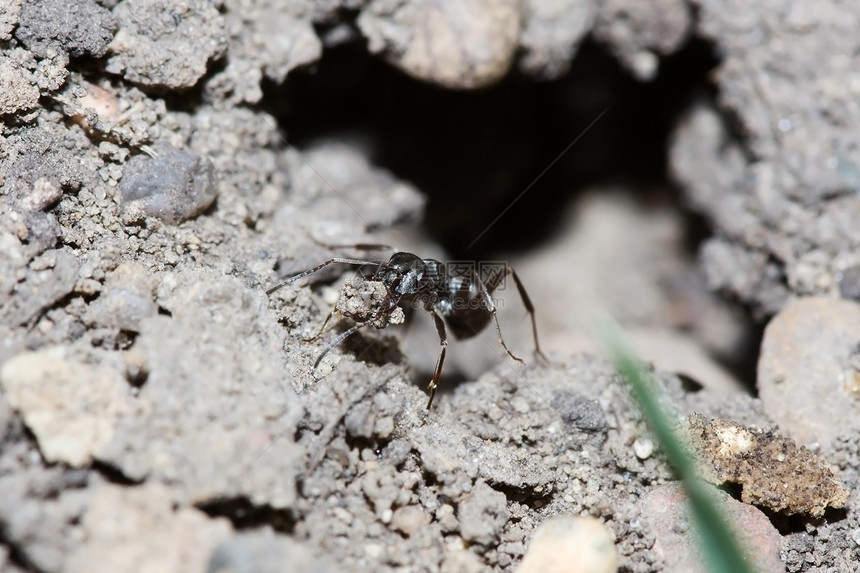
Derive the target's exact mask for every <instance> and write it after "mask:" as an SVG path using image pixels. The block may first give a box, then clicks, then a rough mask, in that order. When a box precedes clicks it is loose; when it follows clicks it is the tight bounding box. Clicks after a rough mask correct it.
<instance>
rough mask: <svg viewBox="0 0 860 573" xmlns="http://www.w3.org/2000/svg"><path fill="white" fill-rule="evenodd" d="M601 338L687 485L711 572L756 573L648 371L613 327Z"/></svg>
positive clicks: (611, 325)
mask: <svg viewBox="0 0 860 573" xmlns="http://www.w3.org/2000/svg"><path fill="white" fill-rule="evenodd" d="M600 338H601V339H602V342H603V344H604V346H605V347H606V348H607V349H608V350H609V352H610V356H611V357H612V360H613V361H614V362H615V366H616V368H618V371H619V372H620V373H621V375H622V376H623V377H624V379H625V380H626V381H627V383H628V385H629V386H630V389H631V391H632V393H633V396H634V398H635V399H636V401H637V402H638V403H639V406H640V408H641V409H642V413H643V415H644V416H645V420H646V421H647V422H648V425H649V427H650V428H651V431H652V432H653V433H654V436H655V437H656V438H657V440H658V442H659V443H660V445H661V446H662V447H663V451H664V452H665V453H666V457H667V458H668V459H669V463H670V464H671V465H672V467H673V468H674V469H675V472H676V473H677V474H678V476H679V477H680V478H681V480H682V482H683V484H684V490H685V491H686V493H687V498H688V499H689V503H690V513H691V514H692V517H693V522H694V524H695V526H696V531H697V533H698V538H699V542H700V544H701V548H702V552H703V554H704V556H705V564H706V566H707V567H708V570H709V571H710V572H711V573H754V569H753V567H752V566H751V565H750V563H749V561H748V560H747V559H746V557H745V552H744V550H743V548H742V547H741V546H740V544H739V543H738V540H737V536H736V534H735V532H734V531H733V530H732V528H731V526H730V524H729V522H728V520H727V519H726V518H725V516H724V515H723V514H722V512H721V511H720V508H719V507H718V506H717V505H716V503H715V501H714V499H713V498H712V497H711V495H710V494H709V492H708V487H709V486H706V485H705V484H704V482H702V481H701V480H700V479H699V478H698V476H697V474H696V465H695V462H694V460H693V457H692V456H691V455H690V453H689V452H687V450H686V448H685V447H684V445H683V444H682V443H681V441H680V440H679V439H678V437H677V436H676V435H675V430H674V426H675V423H674V421H673V420H671V419H670V416H669V415H668V414H667V413H666V412H665V411H664V409H663V407H662V406H661V405H660V402H659V400H658V398H657V395H656V392H655V390H654V388H653V386H654V383H653V379H652V377H651V376H650V374H649V373H648V369H647V368H646V366H645V365H644V364H642V362H641V361H639V360H638V359H637V358H636V356H635V354H634V353H633V352H632V351H631V350H629V349H628V347H627V346H626V345H625V343H624V342H623V340H622V337H621V334H620V333H619V331H618V328H617V327H615V326H614V325H613V324H611V323H609V322H606V323H605V324H604V325H603V328H602V332H601V337H600Z"/></svg>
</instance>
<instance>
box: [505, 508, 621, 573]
mask: <svg viewBox="0 0 860 573" xmlns="http://www.w3.org/2000/svg"><path fill="white" fill-rule="evenodd" d="M616 571H618V556H617V555H616V551H615V543H614V542H613V540H612V534H611V533H610V532H609V530H608V529H606V527H605V526H604V525H603V524H602V523H601V522H600V521H598V520H597V519H595V518H593V517H574V516H561V517H554V518H552V519H550V520H548V521H545V522H544V523H543V524H541V526H540V527H538V529H537V531H535V534H534V536H533V537H532V540H531V543H530V544H529V548H528V551H527V552H526V556H525V557H524V558H523V562H522V563H521V564H520V566H519V568H518V569H517V573H615V572H616Z"/></svg>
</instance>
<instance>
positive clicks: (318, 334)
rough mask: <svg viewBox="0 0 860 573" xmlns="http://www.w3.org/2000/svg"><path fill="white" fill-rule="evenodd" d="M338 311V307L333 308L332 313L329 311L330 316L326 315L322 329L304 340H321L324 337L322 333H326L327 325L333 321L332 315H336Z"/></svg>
mask: <svg viewBox="0 0 860 573" xmlns="http://www.w3.org/2000/svg"><path fill="white" fill-rule="evenodd" d="M336 312H337V309H336V308H333V309H332V310H331V312H330V313H328V316H327V317H325V320H324V321H323V323H322V326H321V327H320V329H319V332H317V333H316V334H314V335H313V336H311V337H310V338H303V339H302V340H303V341H304V342H313V341H315V340H319V339H320V338H322V335H323V334H325V331H326V327H327V326H328V323H329V322H330V321H331V319H332V317H333V316H334V314H335V313H336Z"/></svg>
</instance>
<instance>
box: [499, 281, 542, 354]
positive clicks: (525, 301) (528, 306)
mask: <svg viewBox="0 0 860 573" xmlns="http://www.w3.org/2000/svg"><path fill="white" fill-rule="evenodd" d="M507 272H508V273H510V275H511V276H512V277H514V283H515V284H516V285H517V290H518V291H519V293H520V298H521V299H522V300H523V306H525V307H526V311H528V313H529V317H530V318H531V320H532V336H534V339H535V355H536V356H538V357H539V358H541V359H542V360H543V361H544V362H549V360H548V359H547V357H546V355H545V354H544V353H543V352H541V349H540V343H539V342H538V331H537V320H536V319H535V307H534V305H533V304H532V300H531V299H530V298H529V295H528V293H527V292H526V287H524V286H523V283H522V282H521V281H520V277H518V276H517V273H516V271H515V270H514V269H513V268H512V267H508V270H507Z"/></svg>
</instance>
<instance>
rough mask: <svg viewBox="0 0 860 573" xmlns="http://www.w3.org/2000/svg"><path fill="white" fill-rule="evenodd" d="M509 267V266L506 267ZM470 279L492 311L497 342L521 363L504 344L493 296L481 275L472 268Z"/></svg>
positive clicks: (488, 308)
mask: <svg viewBox="0 0 860 573" xmlns="http://www.w3.org/2000/svg"><path fill="white" fill-rule="evenodd" d="M508 269H510V267H508ZM472 280H473V281H475V284H476V285H478V288H479V289H480V290H481V298H483V299H484V305H485V306H486V308H487V310H488V311H490V312H491V313H493V322H494V323H495V325H496V334H497V335H498V336H499V344H501V345H502V348H504V349H505V352H507V353H508V356H510V357H511V358H513V359H514V360H516V361H517V362H519V363H520V364H523V363H524V362H523V359H522V358H519V357H518V356H516V355H514V353H513V352H511V350H510V349H509V348H508V345H507V344H505V339H504V337H503V336H502V327H501V325H499V316H498V314H497V313H496V305H495V304H494V303H493V297H491V296H490V292H489V291H488V290H487V286H486V285H485V284H484V281H482V280H481V277H479V276H478V273H477V272H475V270H474V269H473V270H472Z"/></svg>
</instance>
